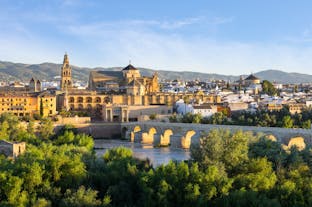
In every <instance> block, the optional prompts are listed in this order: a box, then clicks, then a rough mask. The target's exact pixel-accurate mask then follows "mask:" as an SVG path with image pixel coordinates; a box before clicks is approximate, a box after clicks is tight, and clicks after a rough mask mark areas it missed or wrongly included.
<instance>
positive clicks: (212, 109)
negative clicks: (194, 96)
mask: <svg viewBox="0 0 312 207" xmlns="http://www.w3.org/2000/svg"><path fill="white" fill-rule="evenodd" d="M217 112H218V108H217V106H214V105H211V104H202V105H194V106H193V107H192V114H201V115H202V116H203V117H210V116H212V115H214V114H215V113H217Z"/></svg>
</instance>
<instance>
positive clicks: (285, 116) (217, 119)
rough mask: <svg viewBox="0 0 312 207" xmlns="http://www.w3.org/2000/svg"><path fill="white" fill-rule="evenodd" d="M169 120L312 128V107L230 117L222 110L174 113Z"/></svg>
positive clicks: (240, 113)
mask: <svg viewBox="0 0 312 207" xmlns="http://www.w3.org/2000/svg"><path fill="white" fill-rule="evenodd" d="M169 120H170V122H182V123H202V124H221V125H241V126H262V127H283V128H305V129H311V120H312V109H311V108H307V109H305V110H304V111H303V112H302V113H300V114H299V113H296V114H290V113H289V110H288V108H287V107H286V106H285V107H283V108H282V110H280V111H266V110H259V111H256V112H248V111H242V112H238V113H233V114H232V115H231V116H230V117H229V118H228V117H227V116H225V115H224V113H222V112H218V113H215V114H214V115H212V116H211V117H202V116H201V115H200V114H191V113H187V114H185V115H184V116H181V117H179V116H177V115H173V116H171V117H170V118H169Z"/></svg>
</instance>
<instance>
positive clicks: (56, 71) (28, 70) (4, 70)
mask: <svg viewBox="0 0 312 207" xmlns="http://www.w3.org/2000/svg"><path fill="white" fill-rule="evenodd" d="M61 65H62V64H57V63H51V62H43V63H39V64H25V63H14V62H10V61H0V80H1V81H8V80H9V81H15V80H19V81H24V82H28V81H29V80H30V78H31V77H36V78H39V79H41V80H52V77H55V76H60V70H61ZM122 68H123V67H107V68H105V67H95V68H89V67H79V66H75V65H72V69H73V79H75V80H80V81H88V77H89V72H90V71H91V70H107V71H117V70H121V69H122ZM138 69H139V70H140V72H141V74H142V76H151V75H152V74H153V73H154V72H157V73H158V75H159V77H160V79H171V80H174V79H183V80H195V79H200V80H205V81H207V80H210V81H211V80H220V79H222V80H227V81H231V82H233V81H236V80H239V78H240V76H236V75H223V74H217V73H203V72H192V71H180V72H179V71H170V70H155V69H150V68H140V67H138ZM253 74H254V75H255V76H257V77H258V78H260V79H261V80H269V81H276V82H278V83H312V75H308V74H302V73H297V72H284V71H281V70H274V69H267V70H263V71H259V72H257V73H253ZM247 76H248V74H244V75H243V77H247Z"/></svg>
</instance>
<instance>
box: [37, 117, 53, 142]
mask: <svg viewBox="0 0 312 207" xmlns="http://www.w3.org/2000/svg"><path fill="white" fill-rule="evenodd" d="M38 131H39V134H40V138H41V139H49V138H50V137H51V136H53V135H54V126H53V123H52V121H51V119H49V118H45V119H42V120H41V123H40V125H39V129H38Z"/></svg>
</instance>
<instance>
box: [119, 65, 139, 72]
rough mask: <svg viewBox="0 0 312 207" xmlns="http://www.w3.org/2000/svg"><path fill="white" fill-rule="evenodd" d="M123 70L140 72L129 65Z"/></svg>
mask: <svg viewBox="0 0 312 207" xmlns="http://www.w3.org/2000/svg"><path fill="white" fill-rule="evenodd" d="M122 70H123V71H124V70H138V69H136V68H135V67H134V66H133V65H131V64H129V65H128V66H127V67H125V68H124V69H122Z"/></svg>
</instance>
